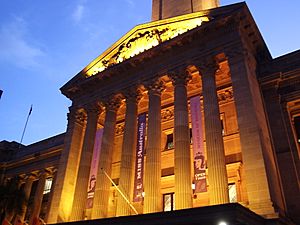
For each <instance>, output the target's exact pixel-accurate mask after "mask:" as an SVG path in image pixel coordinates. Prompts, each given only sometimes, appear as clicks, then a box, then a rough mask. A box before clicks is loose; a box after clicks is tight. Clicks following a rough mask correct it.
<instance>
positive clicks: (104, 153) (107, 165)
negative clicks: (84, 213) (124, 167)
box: [92, 102, 119, 219]
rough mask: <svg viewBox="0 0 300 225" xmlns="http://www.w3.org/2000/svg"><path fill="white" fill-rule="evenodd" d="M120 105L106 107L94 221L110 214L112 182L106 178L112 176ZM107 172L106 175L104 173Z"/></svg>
mask: <svg viewBox="0 0 300 225" xmlns="http://www.w3.org/2000/svg"><path fill="white" fill-rule="evenodd" d="M118 107H119V103H116V102H115V103H112V105H107V106H106V115H105V122H104V130H103V137H102V144H101V153H100V159H99V165H98V173H97V179H96V188H95V195H94V204H93V209H92V219H97V218H105V217H107V213H108V200H109V195H110V187H111V185H112V184H111V182H110V181H109V179H108V178H107V177H106V175H105V173H107V174H108V176H111V167H112V153H113V149H114V139H115V127H116V119H117V109H118ZM104 172H105V173H104Z"/></svg>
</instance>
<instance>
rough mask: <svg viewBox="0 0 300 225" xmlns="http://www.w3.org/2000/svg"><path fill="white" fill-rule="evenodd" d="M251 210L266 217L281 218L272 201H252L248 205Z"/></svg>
mask: <svg viewBox="0 0 300 225" xmlns="http://www.w3.org/2000/svg"><path fill="white" fill-rule="evenodd" d="M247 207H248V208H249V209H250V210H252V211H253V212H255V213H256V214H258V215H261V216H263V217H264V218H266V219H277V218H279V214H278V213H277V212H275V209H274V207H273V203H272V202H271V201H268V200H266V201H259V202H256V203H253V202H252V203H250V204H249V205H248V206H247Z"/></svg>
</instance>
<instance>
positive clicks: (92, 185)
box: [88, 175, 96, 193]
mask: <svg viewBox="0 0 300 225" xmlns="http://www.w3.org/2000/svg"><path fill="white" fill-rule="evenodd" d="M95 188H96V177H95V175H92V176H91V178H90V182H89V189H88V193H92V192H95Z"/></svg>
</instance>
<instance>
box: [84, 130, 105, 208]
mask: <svg viewBox="0 0 300 225" xmlns="http://www.w3.org/2000/svg"><path fill="white" fill-rule="evenodd" d="M102 135H103V128H101V129H98V130H97V131H96V137H95V144H94V150H93V158H92V164H91V170H90V175H89V178H90V179H89V185H88V190H87V193H88V196H87V201H86V208H87V209H91V208H92V207H93V202H94V194H95V187H96V177H97V172H98V164H99V156H100V152H101V142H102Z"/></svg>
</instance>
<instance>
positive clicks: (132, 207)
mask: <svg viewBox="0 0 300 225" xmlns="http://www.w3.org/2000/svg"><path fill="white" fill-rule="evenodd" d="M101 170H102V171H103V173H104V174H105V176H106V177H107V178H108V179H109V181H110V182H111V183H112V184H113V185H114V187H115V188H116V189H117V191H118V192H119V193H120V194H121V196H122V197H123V198H124V199H125V201H126V202H127V203H128V205H129V206H130V208H131V209H132V210H133V211H134V212H135V214H136V215H138V214H139V213H138V212H137V211H136V209H135V208H134V206H133V205H132V204H131V203H130V201H129V200H128V199H127V198H126V196H125V195H124V194H123V193H122V191H121V190H120V188H118V186H117V185H116V183H115V182H114V181H113V180H112V179H111V178H110V176H108V174H107V173H106V172H105V170H104V169H103V168H101Z"/></svg>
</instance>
